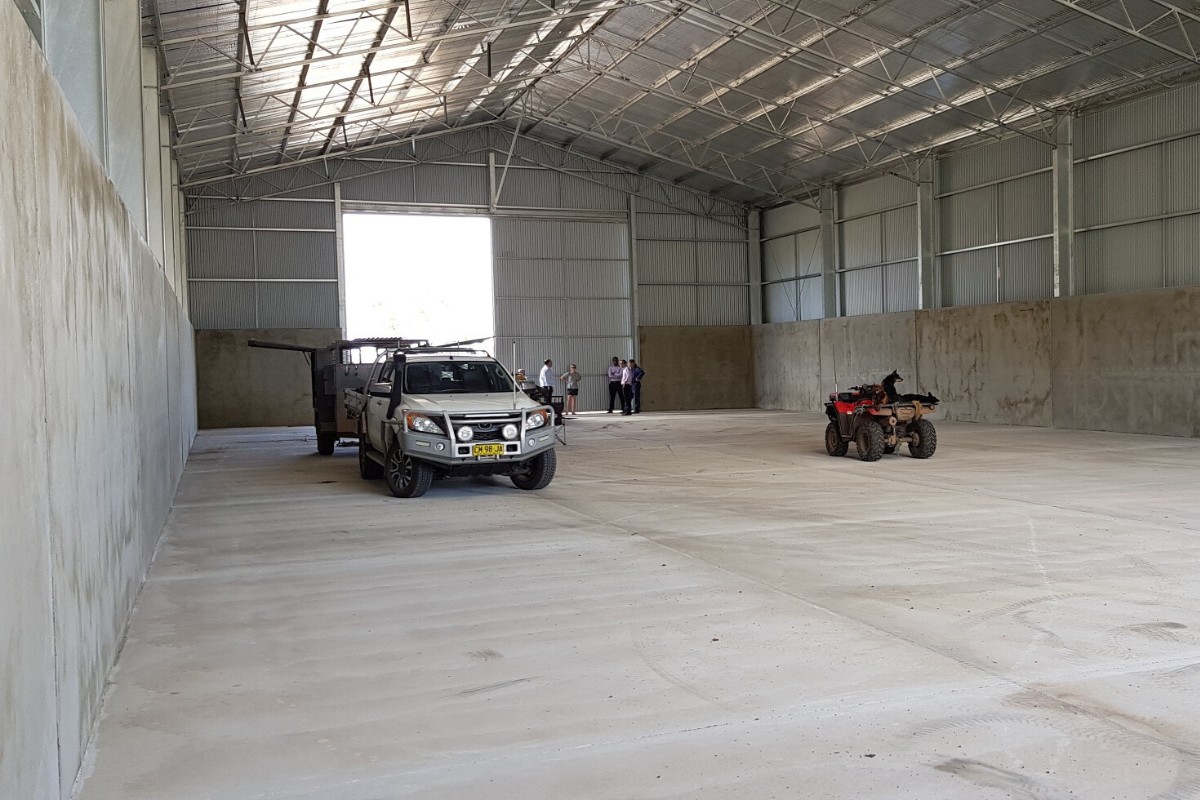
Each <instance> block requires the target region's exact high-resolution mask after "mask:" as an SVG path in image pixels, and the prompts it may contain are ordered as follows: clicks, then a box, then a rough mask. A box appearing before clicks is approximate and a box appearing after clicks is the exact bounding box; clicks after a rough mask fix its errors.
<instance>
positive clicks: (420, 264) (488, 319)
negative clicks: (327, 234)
mask: <svg viewBox="0 0 1200 800" xmlns="http://www.w3.org/2000/svg"><path fill="white" fill-rule="evenodd" d="M342 231H343V248H344V254H345V272H346V279H345V292H346V336H347V337H348V338H351V339H356V338H361V337H368V336H371V337H374V336H402V337H405V338H409V339H428V340H429V341H431V342H433V343H434V344H444V343H446V342H458V341H464V340H468V339H484V340H486V341H485V342H484V343H482V344H481V345H480V346H482V347H485V348H487V349H489V350H491V349H492V339H493V337H494V335H495V323H494V321H493V309H494V307H495V299H494V297H493V289H492V232H491V221H490V220H489V219H487V218H486V217H474V216H429V215H423V214H422V215H417V214H387V213H359V212H348V213H346V214H345V216H344V218H343V227H342Z"/></svg>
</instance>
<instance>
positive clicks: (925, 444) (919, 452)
mask: <svg viewBox="0 0 1200 800" xmlns="http://www.w3.org/2000/svg"><path fill="white" fill-rule="evenodd" d="M908 435H909V442H908V452H909V453H910V454H911V455H912V457H913V458H929V457H930V456H931V455H933V451H934V450H937V430H936V429H934V427H933V423H932V422H930V421H929V420H927V419H919V420H917V421H916V422H914V423H913V424H912V425H911V426H910V427H909V429H908Z"/></svg>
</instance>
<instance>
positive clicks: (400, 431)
mask: <svg viewBox="0 0 1200 800" xmlns="http://www.w3.org/2000/svg"><path fill="white" fill-rule="evenodd" d="M345 398H346V410H347V413H348V415H349V416H351V417H352V418H355V419H357V421H358V422H357V424H358V468H359V473H360V474H361V475H362V477H363V478H366V479H372V478H380V477H382V478H384V479H385V480H386V481H387V485H388V488H389V489H390V490H391V491H392V494H394V495H396V496H397V497H420V496H421V495H423V494H425V492H426V491H427V490H428V489H429V486H430V484H431V483H432V481H433V479H434V477H435V476H444V477H460V476H471V475H507V476H509V477H510V478H511V479H512V482H513V483H514V484H515V485H516V486H517V487H518V488H520V489H543V488H545V487H546V486H548V485H549V484H550V481H551V480H552V479H553V478H554V471H555V469H556V468H557V465H558V461H557V456H556V454H555V451H554V443H555V438H554V411H553V409H552V408H551V407H550V406H547V405H543V404H541V403H538V402H536V401H534V400H533V399H532V398H530V397H529V396H528V395H527V394H525V393H524V392H522V391H520V390H519V389H518V388H517V387H516V385H515V383H514V382H513V379H512V376H511V375H509V373H508V370H506V369H505V368H504V366H503V365H502V364H500V362H499V361H497V360H496V359H495V358H493V357H492V356H490V355H489V354H488V353H486V352H484V351H482V350H473V349H467V348H453V347H451V348H432V347H429V348H425V347H418V348H409V349H398V350H389V351H385V352H384V353H383V354H381V355H380V356H379V358H378V360H377V361H376V363H375V366H374V368H373V369H372V371H371V375H370V377H369V378H368V380H367V384H366V386H365V387H363V388H361V389H347V390H346V393H345Z"/></svg>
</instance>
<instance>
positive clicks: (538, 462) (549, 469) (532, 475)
mask: <svg viewBox="0 0 1200 800" xmlns="http://www.w3.org/2000/svg"><path fill="white" fill-rule="evenodd" d="M523 466H525V467H526V469H523V470H522V471H520V472H516V473H513V475H511V476H510V477H511V478H512V482H513V485H514V486H516V487H517V488H518V489H545V488H546V487H547V486H549V485H550V481H552V480H554V471H555V470H556V469H558V454H557V453H555V452H554V451H553V450H547V451H546V452H544V453H542V454H541V455H538V456H534V457H533V458H531V459H529V460H528V461H526V462H525V464H524V465H523Z"/></svg>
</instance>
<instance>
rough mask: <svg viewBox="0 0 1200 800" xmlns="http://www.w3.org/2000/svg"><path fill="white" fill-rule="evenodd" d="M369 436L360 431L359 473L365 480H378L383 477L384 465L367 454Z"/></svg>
mask: <svg viewBox="0 0 1200 800" xmlns="http://www.w3.org/2000/svg"><path fill="white" fill-rule="evenodd" d="M369 447H370V445H369V444H367V437H366V436H365V435H364V434H363V432H362V431H361V430H360V431H359V433H358V474H359V475H361V476H362V479H363V480H364V481H376V480H379V479H380V478H382V477H383V465H382V464H380V463H379V462H378V461H375V460H373V459H371V458H369V457H368V456H367V448H369Z"/></svg>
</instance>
